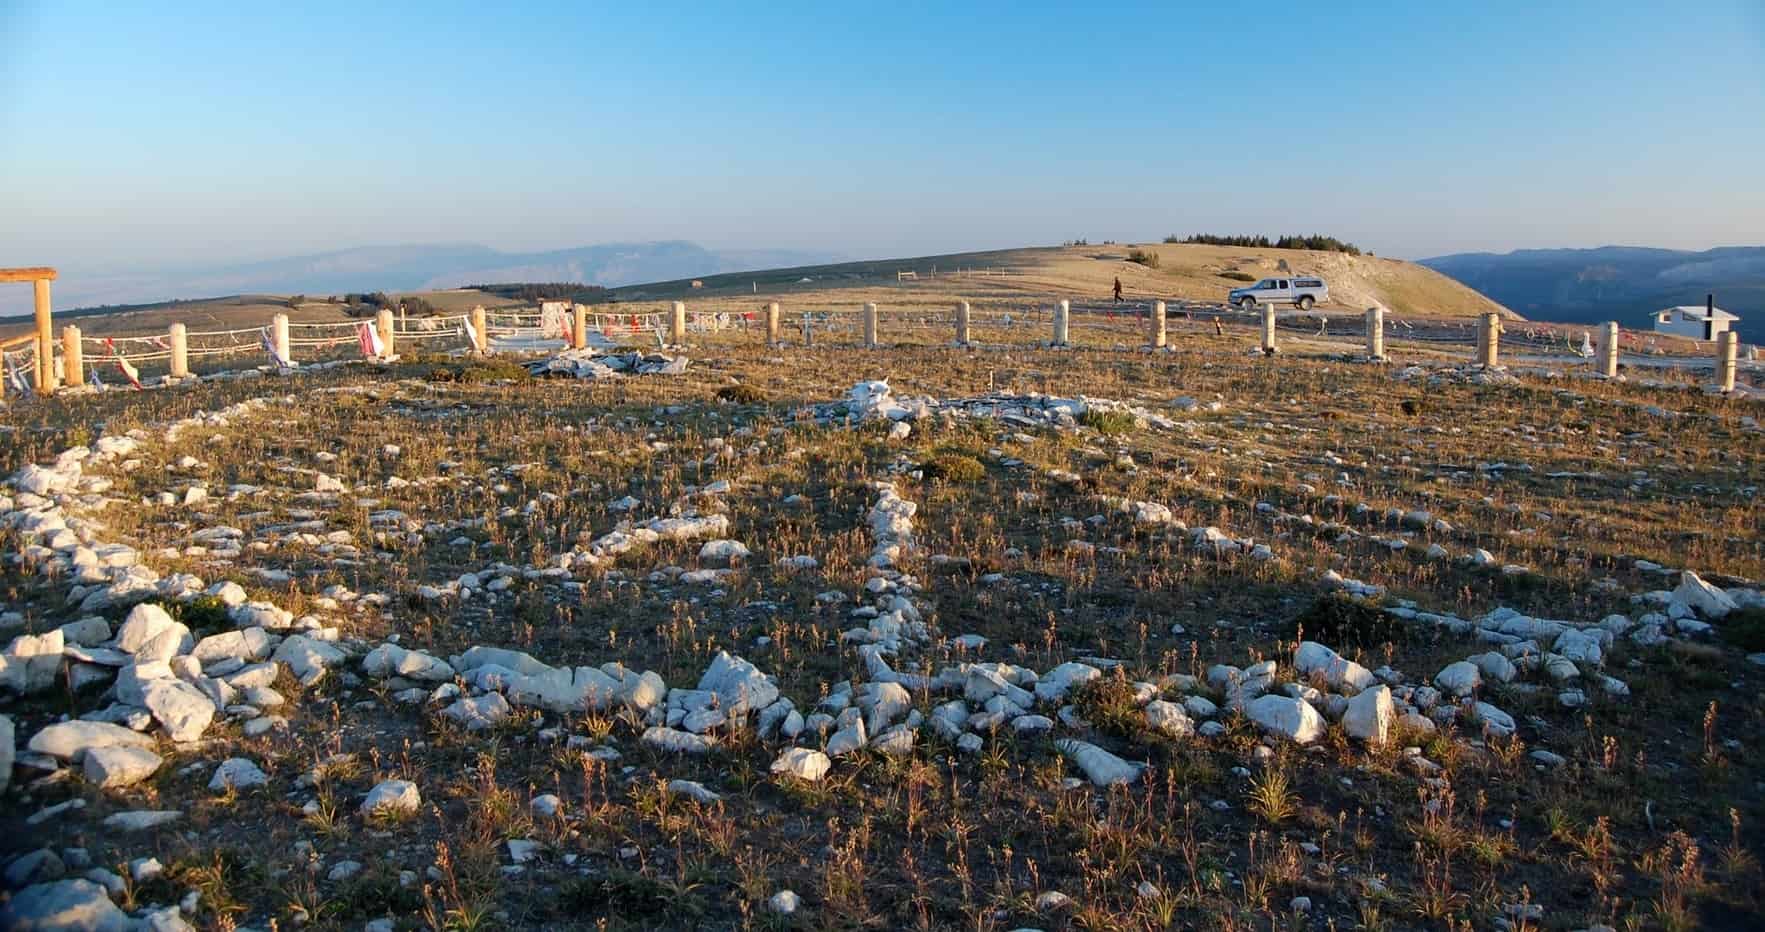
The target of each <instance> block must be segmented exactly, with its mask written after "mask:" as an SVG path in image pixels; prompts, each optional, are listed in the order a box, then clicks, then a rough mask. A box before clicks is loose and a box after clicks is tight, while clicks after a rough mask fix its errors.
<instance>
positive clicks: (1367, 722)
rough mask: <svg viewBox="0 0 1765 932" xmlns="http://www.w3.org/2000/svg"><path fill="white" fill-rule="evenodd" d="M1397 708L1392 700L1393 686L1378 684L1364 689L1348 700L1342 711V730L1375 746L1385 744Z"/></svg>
mask: <svg viewBox="0 0 1765 932" xmlns="http://www.w3.org/2000/svg"><path fill="white" fill-rule="evenodd" d="M1396 714H1397V708H1396V706H1395V705H1394V704H1393V703H1392V701H1391V687H1389V686H1377V687H1374V688H1373V689H1368V690H1363V691H1362V692H1361V693H1360V694H1359V695H1357V696H1355V697H1354V698H1353V699H1350V700H1348V708H1347V709H1346V710H1344V711H1343V713H1342V730H1343V731H1345V732H1347V733H1348V736H1349V737H1351V738H1358V739H1360V740H1362V741H1365V742H1367V743H1368V744H1371V745H1374V746H1380V745H1383V744H1384V743H1385V741H1386V739H1387V737H1389V735H1390V734H1391V724H1392V721H1393V719H1395V718H1396Z"/></svg>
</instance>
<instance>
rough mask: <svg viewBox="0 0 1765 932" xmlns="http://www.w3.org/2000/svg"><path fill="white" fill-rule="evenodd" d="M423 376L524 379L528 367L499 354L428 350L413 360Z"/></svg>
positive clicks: (464, 380) (459, 379)
mask: <svg viewBox="0 0 1765 932" xmlns="http://www.w3.org/2000/svg"><path fill="white" fill-rule="evenodd" d="M411 364H412V365H414V366H416V367H417V369H418V372H419V374H420V375H422V377H424V378H426V379H428V380H429V381H431V382H461V383H483V382H498V381H505V380H506V381H511V382H524V381H526V380H527V379H528V378H529V375H528V373H527V368H526V367H525V366H523V365H521V364H520V363H518V362H515V361H514V360H512V359H502V358H499V357H495V356H486V357H473V356H459V357H454V356H442V355H440V354H433V353H426V354H424V355H421V356H418V357H416V358H415V359H413V360H411Z"/></svg>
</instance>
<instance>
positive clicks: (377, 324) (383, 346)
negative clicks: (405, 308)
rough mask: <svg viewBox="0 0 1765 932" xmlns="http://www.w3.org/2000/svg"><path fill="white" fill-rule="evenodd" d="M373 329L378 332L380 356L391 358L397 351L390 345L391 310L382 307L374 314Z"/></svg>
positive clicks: (391, 331) (391, 333) (391, 334)
mask: <svg viewBox="0 0 1765 932" xmlns="http://www.w3.org/2000/svg"><path fill="white" fill-rule="evenodd" d="M374 329H375V330H377V331H379V333H380V358H381V359H391V358H392V357H393V355H394V354H396V353H397V352H398V351H397V350H395V349H393V345H392V337H393V329H392V312H391V311H388V310H385V309H382V310H381V311H380V313H378V314H376V315H374Z"/></svg>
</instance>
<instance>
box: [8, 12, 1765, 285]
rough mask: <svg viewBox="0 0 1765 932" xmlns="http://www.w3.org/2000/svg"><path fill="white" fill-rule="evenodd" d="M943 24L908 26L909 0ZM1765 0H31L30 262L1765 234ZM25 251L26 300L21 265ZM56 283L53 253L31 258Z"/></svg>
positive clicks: (1467, 244)
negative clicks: (441, 0)
mask: <svg viewBox="0 0 1765 932" xmlns="http://www.w3.org/2000/svg"><path fill="white" fill-rule="evenodd" d="M909 27H910V28H909ZM1760 113H1765V8H1762V7H1760V6H1759V5H1757V4H1754V3H1746V2H1725V3H1712V4H1706V5H1703V8H1701V9H1696V10H1689V11H1688V10H1669V9H1665V8H1657V7H1656V6H1654V5H1650V4H1579V3H1576V4H1561V5H1554V6H1553V8H1552V9H1549V10H1535V9H1531V8H1528V7H1526V6H1523V5H1503V4H1498V5H1489V6H1483V7H1478V8H1476V9H1474V10H1472V9H1466V10H1448V9H1427V8H1412V7H1409V6H1401V5H1400V6H1390V7H1378V6H1368V7H1361V8H1355V9H1346V10H1336V9H1332V10H1329V11H1327V12H1320V11H1317V10H1314V9H1313V8H1311V7H1308V6H1294V7H1289V8H1285V9H1276V10H1274V11H1273V12H1266V13H1265V15H1263V16H1260V17H1258V18H1254V19H1253V18H1250V17H1247V16H1246V15H1245V14H1244V13H1243V11H1241V10H1237V9H1216V8H1213V7H1203V8H1198V9H1186V8H1182V7H1176V6H1168V5H1149V6H1137V5H1134V4H1122V5H1117V6H1113V7H1111V8H1110V9H1109V11H1108V13H1107V15H1102V14H1096V15H1088V14H1081V13H1076V12H1073V11H1072V10H1071V9H1070V8H1065V7H1053V6H1045V5H1039V4H1027V5H1014V6H1010V7H1000V8H997V9H994V8H991V7H964V8H961V9H950V8H944V7H936V6H934V7H926V8H900V9H896V10H891V12H890V16H889V18H888V19H887V21H886V22H885V21H881V20H877V19H875V18H874V16H873V15H867V14H861V13H854V12H846V11H836V10H826V9H822V8H819V7H803V8H793V7H788V6H768V7H766V8H746V7H743V8H728V9H706V10H697V11H693V12H691V13H689V14H682V15H678V16H671V17H660V16H655V15H653V14H650V13H649V12H647V11H645V10H640V9H636V8H632V7H629V6H591V7H580V6H576V5H565V4H556V5H553V4H544V3H542V4H534V5H528V6H524V7H522V8H520V9H516V10H510V11H498V12H496V13H495V14H494V15H491V14H487V13H485V12H484V11H483V10H482V9H481V8H478V7H467V6H463V5H449V4H425V5H422V6H399V5H396V4H395V5H389V6H384V7H361V6H359V5H347V6H346V5H342V4H315V5H306V6H302V7H300V8H297V9H286V10H248V9H240V8H236V7H234V6H232V5H224V4H191V5H184V6H181V7H180V9H179V11H178V15H167V11H166V10H165V9H163V8H160V7H154V6H149V5H141V6H125V5H113V4H104V5H99V4H84V3H55V4H49V3H40V2H31V0H26V2H22V3H20V2H13V3H9V4H4V5H0V204H4V205H5V209H4V213H3V214H0V216H3V217H4V218H5V220H4V221H3V222H0V264H10V265H35V264H49V265H55V266H57V267H59V268H61V269H63V270H64V272H66V273H68V274H70V275H94V276H95V275H103V274H116V273H120V272H126V271H129V270H137V269H142V268H158V267H166V266H177V265H210V266H212V265H217V264H228V263H242V262H251V261H259V260H267V259H279V258H284V257H290V256H298V255H306V254H314V253H324V252H331V251H337V250H342V249H349V248H354V247H361V246H371V245H389V244H410V243H474V244H482V245H485V246H489V247H492V248H495V249H498V250H502V251H538V250H550V249H562V248H571V247H577V246H585V245H591V244H601V243H610V242H642V241H656V240H687V241H690V242H693V243H698V244H701V245H704V246H706V247H709V248H712V249H755V248H766V249H782V250H823V251H831V252H837V253H840V254H843V255H847V256H851V257H853V258H885V257H895V256H909V255H926V254H936V253H945V252H958V251H971V250H981V249H990V248H1008V247H1016V246H1025V245H1038V244H1042V245H1045V244H1052V243H1058V242H1061V241H1063V240H1068V239H1072V238H1075V237H1083V238H1088V239H1090V240H1091V241H1093V242H1096V241H1100V240H1103V239H1115V240H1119V241H1135V240H1150V239H1157V238H1160V237H1162V236H1164V235H1165V234H1168V233H1179V234H1181V233H1191V232H1222V233H1237V232H1243V233H1269V234H1277V233H1288V232H1291V233H1313V232H1316V233H1327V234H1331V235H1334V236H1338V237H1341V238H1343V239H1347V240H1351V241H1353V242H1355V243H1357V244H1359V245H1361V246H1362V247H1364V248H1368V249H1371V250H1373V251H1375V252H1377V253H1379V254H1381V255H1390V256H1395V257H1399V258H1410V259H1414V258H1421V257H1428V256H1435V255H1442V254H1447V253H1456V252H1470V251H1492V252H1506V251H1509V250H1511V249H1516V248H1550V247H1591V246H1598V245H1603V244H1613V243H1618V244H1624V245H1642V246H1657V247H1664V248H1684V249H1704V248H1709V247H1711V246H1717V245H1757V244H1760V243H1765V185H1761V184H1760V183H1759V182H1758V180H1757V169H1756V160H1757V157H1758V155H1757V154H1758V153H1759V152H1760V151H1765V121H1761V120H1758V119H1756V118H1740V119H1737V115H1750V117H1756V116H1757V115H1758V114H1760ZM14 290H16V289H0V313H9V312H11V310H12V309H13V308H16V307H17V305H18V303H19V296H17V295H14V294H11V293H10V292H11V291H14ZM25 291H27V292H28V289H25Z"/></svg>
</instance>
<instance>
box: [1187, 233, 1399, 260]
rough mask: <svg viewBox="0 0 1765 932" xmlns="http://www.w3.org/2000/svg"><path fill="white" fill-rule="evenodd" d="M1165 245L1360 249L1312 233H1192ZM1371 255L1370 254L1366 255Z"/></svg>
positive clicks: (1356, 252) (1355, 251)
mask: <svg viewBox="0 0 1765 932" xmlns="http://www.w3.org/2000/svg"><path fill="white" fill-rule="evenodd" d="M1164 241H1165V242H1167V243H1183V244H1187V245H1192V246H1244V247H1249V248H1255V249H1317V250H1321V251H1324V252H1341V253H1347V254H1348V255H1351V256H1358V255H1360V254H1361V248H1360V247H1359V246H1356V245H1355V244H1353V243H1349V242H1345V241H1343V240H1339V239H1337V238H1336V237H1334V236H1324V235H1322V234H1317V233H1314V234H1312V235H1310V236H1298V235H1286V236H1278V237H1275V238H1274V239H1272V240H1271V239H1269V238H1268V237H1267V236H1220V235H1218V234H1213V233H1194V234H1190V235H1189V236H1186V237H1179V236H1177V235H1175V234H1172V235H1170V236H1167V237H1165V238H1164ZM1368 255H1371V253H1368Z"/></svg>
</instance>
